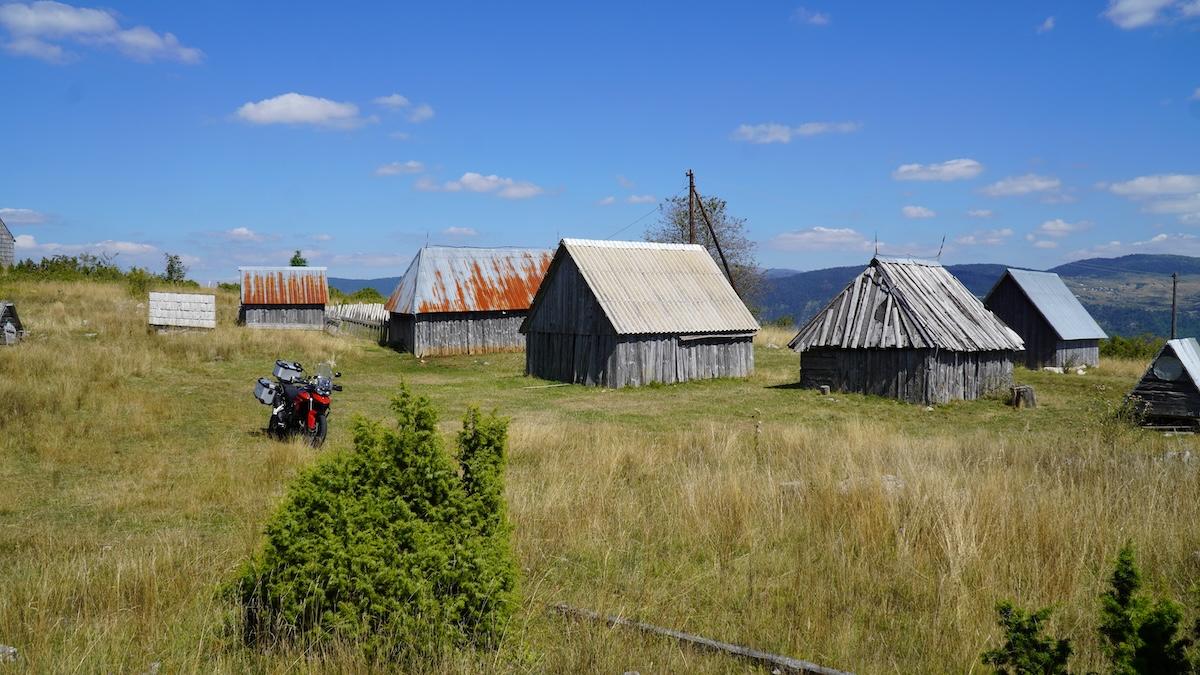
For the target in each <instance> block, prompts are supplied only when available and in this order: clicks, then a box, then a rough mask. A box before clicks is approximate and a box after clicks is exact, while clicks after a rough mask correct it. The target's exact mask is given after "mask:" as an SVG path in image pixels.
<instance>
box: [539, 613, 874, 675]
mask: <svg viewBox="0 0 1200 675" xmlns="http://www.w3.org/2000/svg"><path fill="white" fill-rule="evenodd" d="M550 611H551V612H554V613H557V614H561V615H563V616H566V617H570V618H575V619H587V620H589V621H596V622H602V623H606V624H608V625H609V626H625V627H627V628H633V629H635V630H639V631H641V632H643V633H648V634H650V635H658V636H661V637H669V638H673V639H675V640H678V641H680V642H683V643H684V644H687V645H690V646H692V647H696V648H698V649H705V650H708V651H713V652H719V653H723V654H729V655H730V656H735V657H738V658H741V659H745V660H747V661H752V662H754V663H757V664H758V665H760V666H763V667H764V668H770V669H772V670H773V671H775V672H782V673H803V674H804V675H852V674H851V673H848V672H846V671H843V670H834V669H833V668H826V667H825V666H819V665H817V664H815V663H810V662H808V661H801V660H800V659H794V658H792V657H790V656H780V655H779V654H771V653H769V652H760V651H758V650H757V649H751V648H749V647H743V646H741V645H735V644H730V643H728V642H718V641H717V640H710V639H708V638H705V637H700V636H699V635H692V634H691V633H684V632H681V631H677V630H671V629H670V628H662V627H661V626H654V625H651V624H648V623H641V622H638V621H632V620H630V619H624V618H621V617H619V616H603V615H601V614H597V613H596V612H593V611H591V610H588V609H579V608H576V607H571V606H570V605H566V604H564V603H561V602H560V603H557V604H554V605H550Z"/></svg>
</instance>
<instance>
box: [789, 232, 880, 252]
mask: <svg viewBox="0 0 1200 675" xmlns="http://www.w3.org/2000/svg"><path fill="white" fill-rule="evenodd" d="M770 245H771V247H772V248H774V249H777V250H780V251H821V250H831V249H843V250H844V249H853V250H864V249H869V247H870V245H871V241H870V240H869V239H867V238H866V237H864V236H863V235H862V234H860V233H859V232H858V231H856V230H853V229H851V228H848V227H811V228H809V229H807V230H796V231H793V232H784V233H782V234H778V235H775V236H774V237H773V238H772V239H771V242H770Z"/></svg>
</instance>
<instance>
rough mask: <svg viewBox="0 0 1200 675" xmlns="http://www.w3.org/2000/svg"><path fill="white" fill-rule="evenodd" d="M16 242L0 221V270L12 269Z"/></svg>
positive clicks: (2, 221) (1, 220) (0, 220)
mask: <svg viewBox="0 0 1200 675" xmlns="http://www.w3.org/2000/svg"><path fill="white" fill-rule="evenodd" d="M16 246H17V240H16V238H15V237H13V233H12V232H10V231H9V229H8V226H7V225H5V224H4V220H3V219H0V269H4V268H5V267H12V266H13V263H14V262H15V259H16Z"/></svg>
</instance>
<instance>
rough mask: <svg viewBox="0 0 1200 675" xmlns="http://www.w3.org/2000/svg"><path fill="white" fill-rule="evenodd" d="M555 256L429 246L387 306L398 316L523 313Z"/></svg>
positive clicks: (525, 251)
mask: <svg viewBox="0 0 1200 675" xmlns="http://www.w3.org/2000/svg"><path fill="white" fill-rule="evenodd" d="M552 255H553V251H550V250H548V249H534V248H472V247H455V246H427V247H425V248H423V249H421V250H420V251H418V252H417V255H416V256H415V257H414V258H413V261H412V263H410V264H409V266H408V270H407V271H405V272H404V276H403V277H402V278H401V279H400V283H399V284H397V285H396V290H395V291H393V292H392V295H391V297H390V298H388V301H387V303H386V304H385V307H386V308H387V310H388V311H389V312H395V313H397V314H427V313H433V312H491V311H524V310H527V309H529V304H530V303H531V302H533V296H534V294H536V293H537V289H538V286H540V285H541V283H542V277H544V276H545V275H546V268H548V267H549V266H550V259H551V257H552Z"/></svg>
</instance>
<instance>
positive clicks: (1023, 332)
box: [983, 268, 1108, 370]
mask: <svg viewBox="0 0 1200 675" xmlns="http://www.w3.org/2000/svg"><path fill="white" fill-rule="evenodd" d="M983 305H984V306H985V307H987V308H988V309H990V310H991V311H992V313H993V314H995V315H996V316H998V317H1000V320H1001V321H1003V322H1004V323H1006V324H1008V326H1009V328H1012V329H1013V330H1014V331H1015V332H1016V333H1017V335H1020V336H1021V340H1022V341H1024V342H1025V353H1024V360H1025V366H1026V367H1028V368H1032V369H1034V370H1036V369H1038V368H1042V367H1044V366H1053V367H1057V368H1072V367H1078V366H1097V365H1099V364H1100V341H1101V340H1103V339H1105V338H1107V337H1108V336H1107V335H1105V333H1104V330H1103V329H1101V328H1100V325H1099V324H1097V323H1096V320H1095V319H1093V318H1092V315H1091V314H1088V311H1087V310H1086V309H1084V308H1083V305H1081V304H1080V303H1079V298H1076V297H1075V294H1074V293H1072V292H1071V289H1069V288H1067V285H1066V284H1064V283H1063V280H1062V279H1061V278H1060V277H1059V276H1058V275H1057V274H1055V273H1054V272H1033V271H1031V270H1017V269H1011V268H1010V269H1008V270H1006V271H1005V272H1004V275H1003V276H1001V277H1000V280H999V281H997V282H996V285H995V286H993V287H992V290H991V291H990V292H988V294H987V297H986V298H985V299H984V301H983ZM1021 356H1022V355H1020V354H1018V355H1017V359H1018V361H1019V360H1020V359H1021Z"/></svg>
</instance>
